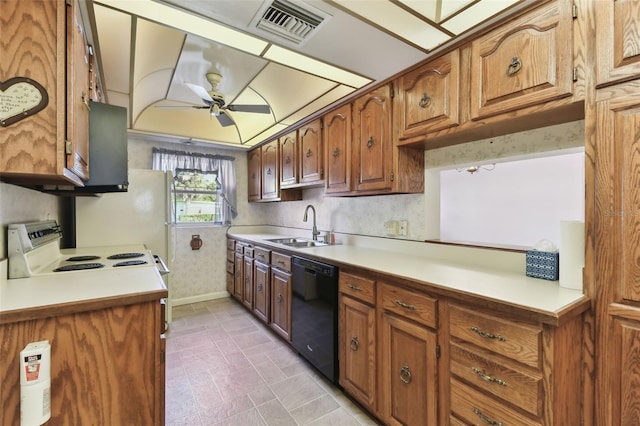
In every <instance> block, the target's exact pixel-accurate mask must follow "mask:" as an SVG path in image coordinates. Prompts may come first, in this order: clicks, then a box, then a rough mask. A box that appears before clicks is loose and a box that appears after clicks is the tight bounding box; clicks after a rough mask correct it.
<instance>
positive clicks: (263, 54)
mask: <svg viewBox="0 0 640 426" xmlns="http://www.w3.org/2000/svg"><path fill="white" fill-rule="evenodd" d="M532 2H533V1H532V0H527V1H525V0H331V1H329V0H327V1H321V0H307V1H302V0H275V3H274V0H266V1H263V0H87V4H88V5H89V7H88V8H87V10H88V11H89V16H90V21H91V23H92V25H91V28H90V29H91V31H92V33H93V34H92V36H93V39H94V43H95V50H96V53H97V55H98V61H99V63H100V67H101V69H102V74H101V75H102V85H103V91H104V93H105V96H106V98H107V102H108V103H110V104H114V105H121V106H124V107H126V108H127V109H128V113H129V128H130V129H129V130H130V133H131V134H133V135H145V136H147V137H156V138H157V137H160V138H165V139H166V140H170V141H175V142H187V143H198V144H213V145H220V146H225V147H238V148H244V149H246V148H250V147H252V146H254V145H256V144H259V143H261V142H263V141H265V140H268V139H270V138H272V137H273V136H274V135H277V134H278V133H279V132H282V131H284V130H286V129H287V128H288V127H289V126H292V125H295V124H296V123H297V122H299V121H301V120H303V119H305V118H306V117H309V116H310V115H313V114H315V113H318V112H322V111H325V110H328V109H329V108H330V107H331V105H333V104H336V103H338V102H341V101H344V100H345V99H347V98H349V97H350V96H351V97H353V96H355V95H357V94H358V93H360V92H362V91H363V90H366V88H367V87H370V86H373V85H375V84H377V83H379V82H382V81H384V80H386V79H388V78H390V77H392V76H394V75H396V74H398V73H399V72H401V71H402V70H404V69H407V68H409V67H411V66H412V65H415V64H417V63H418V62H421V61H423V60H425V59H427V58H428V57H429V55H432V54H433V53H434V52H437V51H438V50H441V49H442V48H444V47H446V46H447V45H448V44H450V43H452V42H454V41H455V40H456V38H459V37H461V36H462V37H464V36H467V35H468V34H470V33H471V32H473V31H476V30H477V29H478V28H479V26H481V25H486V24H489V23H491V22H493V21H495V20H497V19H502V18H503V17H504V16H506V14H507V13H513V12H514V11H515V10H516V9H520V8H523V7H526V6H528V5H529V4H531V3H532ZM282 14H284V15H286V16H283V15H282ZM211 72H213V73H216V74H219V75H221V76H222V80H221V82H220V83H219V84H218V86H217V88H216V89H217V91H218V92H219V93H221V94H222V95H223V96H224V101H225V103H226V105H229V104H233V105H238V104H240V105H247V104H248V105H266V106H268V107H269V111H270V112H269V113H268V114H261V113H252V112H238V111H229V110H227V111H224V113H226V114H227V115H228V116H229V117H230V118H231V119H232V120H233V123H234V124H233V125H230V126H222V125H221V124H220V122H219V121H218V120H217V119H216V117H215V116H213V115H212V111H211V110H210V109H208V108H195V107H202V106H203V105H205V104H204V101H203V99H201V97H200V96H199V95H198V94H196V92H194V90H192V89H190V88H189V86H188V84H192V85H197V86H201V87H203V88H204V89H205V90H207V91H210V90H212V87H211V84H210V83H209V82H208V81H207V78H206V74H207V73H211ZM205 106H206V105H205Z"/></svg>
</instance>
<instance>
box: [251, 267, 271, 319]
mask: <svg viewBox="0 0 640 426" xmlns="http://www.w3.org/2000/svg"><path fill="white" fill-rule="evenodd" d="M270 273H271V268H270V267H269V265H267V264H265V263H261V262H255V263H254V264H253V282H254V284H255V291H254V298H253V312H254V313H255V314H256V315H257V316H258V318H260V319H261V320H262V321H264V322H265V323H268V322H269V305H270V303H269V287H270V285H269V282H270Z"/></svg>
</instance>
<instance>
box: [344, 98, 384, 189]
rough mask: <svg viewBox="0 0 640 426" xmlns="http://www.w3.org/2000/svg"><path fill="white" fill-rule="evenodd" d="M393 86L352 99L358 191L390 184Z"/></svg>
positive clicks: (355, 169) (381, 187)
mask: <svg viewBox="0 0 640 426" xmlns="http://www.w3.org/2000/svg"><path fill="white" fill-rule="evenodd" d="M391 111H392V108H391V88H390V86H389V85H385V86H382V87H380V88H378V89H376V90H374V91H372V92H369V93H368V94H366V95H363V96H361V97H359V98H358V99H356V100H355V101H354V103H353V109H352V113H353V141H352V143H353V147H354V149H353V151H354V161H353V164H354V170H353V172H354V178H355V189H356V190H357V191H369V190H384V189H390V188H391V182H392V180H393V169H392V167H393V162H392V161H393V158H392V156H393V135H392V131H391Z"/></svg>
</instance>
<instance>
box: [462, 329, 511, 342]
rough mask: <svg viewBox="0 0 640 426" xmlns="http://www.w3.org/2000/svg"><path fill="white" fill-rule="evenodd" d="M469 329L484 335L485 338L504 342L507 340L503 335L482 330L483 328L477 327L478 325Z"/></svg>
mask: <svg viewBox="0 0 640 426" xmlns="http://www.w3.org/2000/svg"><path fill="white" fill-rule="evenodd" d="M471 331H475V332H476V333H478V334H479V335H480V336H482V337H486V338H487V339H497V340H499V341H500V342H506V341H507V339H506V338H505V337H503V336H500V335H499V334H491V333H489V332H488V331H484V330H481V329H479V328H478V327H471Z"/></svg>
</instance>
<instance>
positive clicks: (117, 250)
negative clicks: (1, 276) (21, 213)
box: [8, 221, 168, 279]
mask: <svg viewBox="0 0 640 426" xmlns="http://www.w3.org/2000/svg"><path fill="white" fill-rule="evenodd" d="M8 232H9V234H8V250H9V279H12V278H27V277H34V276H38V275H47V274H60V273H73V272H76V271H101V270H105V269H112V268H132V267H155V268H158V269H159V270H160V272H161V273H167V272H168V270H167V268H166V266H165V265H164V262H162V260H161V259H160V258H159V257H158V256H154V255H153V254H152V253H151V251H149V250H147V249H146V247H145V246H144V245H143V244H133V245H123V246H101V247H83V248H74V249H60V239H61V235H62V234H61V231H60V227H59V226H58V224H57V223H56V222H55V221H43V222H32V223H22V224H11V225H9V229H8Z"/></svg>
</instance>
